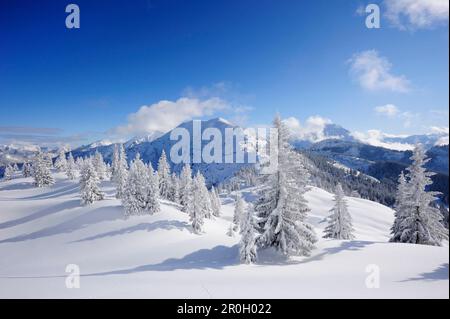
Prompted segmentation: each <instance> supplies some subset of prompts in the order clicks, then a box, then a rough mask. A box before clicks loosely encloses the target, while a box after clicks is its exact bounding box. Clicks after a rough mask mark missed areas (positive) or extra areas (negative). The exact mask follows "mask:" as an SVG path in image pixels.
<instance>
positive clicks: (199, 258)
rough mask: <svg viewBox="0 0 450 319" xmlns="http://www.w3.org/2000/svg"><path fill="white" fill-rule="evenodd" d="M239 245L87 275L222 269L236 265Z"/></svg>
mask: <svg viewBox="0 0 450 319" xmlns="http://www.w3.org/2000/svg"><path fill="white" fill-rule="evenodd" d="M238 255H239V247H238V245H234V246H232V247H227V246H222V245H220V246H216V247H214V248H211V249H200V250H197V251H195V252H193V253H190V254H188V255H186V256H184V257H182V258H169V259H166V260H164V261H163V262H161V263H158V264H149V265H143V266H138V267H134V268H128V269H121V270H114V271H108V272H102V273H93V274H87V275H85V276H86V277H88V276H107V275H126V274H132V273H139V272H146V271H174V270H178V269H186V270H187V269H199V270H201V269H222V268H224V267H226V266H233V265H238V264H239V260H238Z"/></svg>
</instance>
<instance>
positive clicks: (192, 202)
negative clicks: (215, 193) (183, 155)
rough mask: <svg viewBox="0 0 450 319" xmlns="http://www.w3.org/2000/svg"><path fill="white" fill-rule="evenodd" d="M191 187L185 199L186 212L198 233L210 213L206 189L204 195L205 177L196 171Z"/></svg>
mask: <svg viewBox="0 0 450 319" xmlns="http://www.w3.org/2000/svg"><path fill="white" fill-rule="evenodd" d="M191 188H192V189H191V192H190V196H189V198H188V199H187V201H188V202H187V207H186V212H187V213H188V214H189V218H190V221H191V223H192V228H193V230H194V232H195V233H197V234H200V233H201V232H202V226H203V223H204V218H205V217H207V216H208V214H210V213H211V211H210V209H211V208H210V203H209V196H208V195H207V191H206V196H205V191H204V189H206V186H205V179H204V177H203V175H202V174H201V173H200V172H198V171H197V174H196V175H195V177H194V179H193V181H192V184H191Z"/></svg>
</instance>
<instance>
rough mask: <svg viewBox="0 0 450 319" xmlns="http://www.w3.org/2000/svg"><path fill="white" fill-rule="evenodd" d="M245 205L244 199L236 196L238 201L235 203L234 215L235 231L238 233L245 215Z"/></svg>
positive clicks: (238, 195) (239, 195)
mask: <svg viewBox="0 0 450 319" xmlns="http://www.w3.org/2000/svg"><path fill="white" fill-rule="evenodd" d="M244 208H245V203H244V200H243V199H242V196H241V194H237V195H236V200H235V201H234V213H233V225H234V226H233V230H234V231H238V229H239V227H240V226H241V221H242V216H243V215H244Z"/></svg>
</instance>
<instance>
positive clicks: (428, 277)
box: [401, 263, 448, 282]
mask: <svg viewBox="0 0 450 319" xmlns="http://www.w3.org/2000/svg"><path fill="white" fill-rule="evenodd" d="M420 280H425V281H434V280H448V263H447V264H442V265H440V266H439V267H438V268H436V269H434V270H433V271H431V272H424V273H422V274H419V276H418V277H415V278H408V279H405V280H402V281H401V282H407V281H420Z"/></svg>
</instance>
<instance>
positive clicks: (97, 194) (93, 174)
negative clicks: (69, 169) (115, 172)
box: [80, 159, 104, 205]
mask: <svg viewBox="0 0 450 319" xmlns="http://www.w3.org/2000/svg"><path fill="white" fill-rule="evenodd" d="M99 184H100V180H99V178H98V176H97V170H96V169H95V168H94V165H93V164H92V160H91V159H88V160H85V161H84V166H83V168H82V169H81V171H80V197H81V204H82V205H89V204H92V203H93V202H95V201H98V200H102V199H103V198H104V195H103V193H102V192H101V190H100V187H99Z"/></svg>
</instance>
